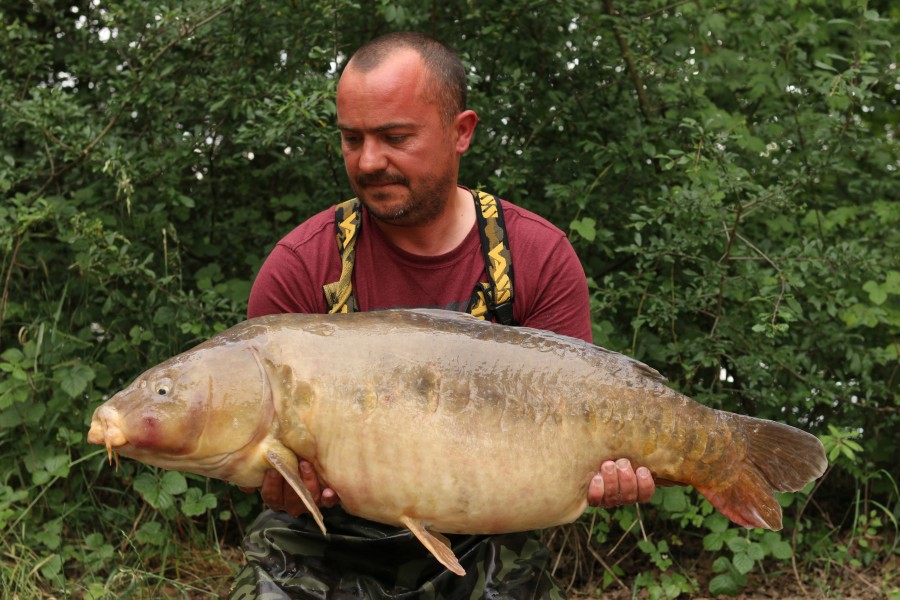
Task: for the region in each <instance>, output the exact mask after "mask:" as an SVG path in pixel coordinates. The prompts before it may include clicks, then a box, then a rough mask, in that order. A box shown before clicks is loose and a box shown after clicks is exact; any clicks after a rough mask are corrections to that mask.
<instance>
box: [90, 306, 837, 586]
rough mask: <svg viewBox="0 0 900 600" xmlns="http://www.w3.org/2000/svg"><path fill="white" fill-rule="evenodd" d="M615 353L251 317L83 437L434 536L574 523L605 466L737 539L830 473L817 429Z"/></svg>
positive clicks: (409, 318) (510, 332)
mask: <svg viewBox="0 0 900 600" xmlns="http://www.w3.org/2000/svg"><path fill="white" fill-rule="evenodd" d="M664 382H665V380H664V378H663V377H662V376H661V375H660V374H659V373H657V372H656V371H654V370H653V369H651V368H650V367H648V366H646V365H644V364H642V363H640V362H637V361H635V360H632V359H630V358H628V357H626V356H624V355H622V354H618V353H615V352H610V351H608V350H604V349H603V348H600V347H597V346H594V345H592V344H588V343H585V342H583V341H581V340H576V339H572V338H568V337H564V336H560V335H557V334H553V333H549V332H546V331H539V330H535V329H528V328H522V327H505V326H501V325H495V324H491V323H487V322H484V321H479V320H477V319H475V318H473V317H470V316H468V315H464V314H461V313H450V312H444V311H435V310H389V311H381V312H369V313H354V314H348V315H329V316H326V315H301V314H283V315H272V316H267V317H260V318H257V319H251V320H249V321H245V322H243V323H240V324H239V325H236V326H235V327H233V328H231V329H229V330H227V331H225V332H223V333H221V334H219V335H216V336H215V337H213V338H211V339H210V340H208V341H206V342H204V343H202V344H200V345H199V346H197V347H196V348H194V349H192V350H189V351H187V352H185V353H183V354H180V355H178V356H175V357H174V358H171V359H169V360H167V361H165V362H163V363H162V364H160V365H157V366H155V367H153V368H152V369H150V370H148V371H147V372H145V373H144V374H142V375H141V376H140V377H138V378H137V380H135V381H134V383H132V384H131V385H130V386H129V387H128V388H126V389H124V390H122V391H121V392H119V393H118V394H116V395H115V396H114V397H112V398H111V399H110V400H109V401H107V402H106V403H104V404H103V405H102V406H100V407H99V408H97V410H96V411H95V412H94V416H93V421H92V423H91V428H90V432H89V434H88V440H89V441H90V442H91V443H94V444H102V445H105V446H106V448H107V450H108V452H109V453H110V459H111V458H112V454H113V453H118V454H122V455H124V456H128V457H131V458H134V459H137V460H139V461H142V462H145V463H148V464H151V465H156V466H159V467H162V468H165V469H173V470H177V471H187V472H191V473H198V474H201V475H205V476H209V477H215V478H218V479H224V480H227V481H230V482H232V483H234V484H236V485H240V486H245V487H259V486H260V484H261V483H262V479H263V474H264V473H265V471H266V470H267V469H270V468H275V469H277V470H278V471H279V472H280V473H281V474H282V475H283V476H284V478H285V479H286V480H287V481H288V482H289V483H290V484H291V485H292V487H293V488H294V489H295V490H296V491H297V493H298V494H299V495H300V497H301V498H302V499H303V500H304V502H305V504H306V505H307V508H308V509H309V511H310V513H311V514H312V515H313V518H315V519H316V522H317V523H318V525H319V527H320V528H321V529H322V531H323V532H324V531H325V524H324V522H323V520H322V515H321V513H320V512H319V510H318V508H317V507H316V506H315V504H314V502H313V501H312V498H311V496H310V493H309V492H308V490H306V489H305V488H304V486H303V483H302V481H301V480H300V477H299V476H298V470H297V464H298V459H297V457H301V458H303V459H306V460H308V461H310V462H311V463H312V464H313V465H314V466H315V469H316V472H317V473H318V475H319V478H320V479H321V480H322V481H323V483H325V484H327V485H328V486H329V487H331V488H332V489H334V490H335V492H336V493H337V495H338V497H339V498H340V502H341V504H342V505H343V507H344V509H345V510H346V511H347V512H349V513H351V514H354V515H357V516H359V517H363V518H365V519H370V520H373V521H379V522H381V523H386V524H389V525H397V526H405V527H407V528H409V529H410V530H411V531H412V532H413V533H414V534H415V535H416V537H418V539H419V540H421V542H422V543H423V544H424V545H425V546H426V547H427V548H428V550H430V551H431V552H432V554H434V556H435V557H436V558H437V560H439V561H440V562H441V563H443V564H444V565H445V566H446V567H448V568H449V569H451V570H453V571H454V572H456V573H460V574H461V573H463V570H462V567H461V566H460V564H459V562H458V561H457V560H456V557H455V556H454V554H453V551H452V550H451V549H450V547H449V545H448V544H447V542H446V538H445V537H444V536H443V535H441V534H442V533H469V534H491V533H505V532H512V531H524V530H532V529H541V528H545V527H549V526H552V525H558V524H562V523H568V522H571V521H574V520H575V519H577V518H578V516H579V515H581V513H582V512H583V511H584V510H585V508H586V505H587V488H588V484H589V482H590V480H591V477H592V476H593V475H594V474H595V472H596V470H597V468H598V466H599V465H600V463H601V461H603V460H606V459H617V458H628V459H629V460H630V461H631V463H632V464H633V465H634V467H635V468H637V467H638V466H641V465H643V466H646V467H647V468H649V469H650V471H651V472H652V473H653V476H654V477H655V478H657V480H659V481H667V482H672V483H678V484H685V485H692V486H694V487H695V488H697V490H699V491H700V493H701V494H703V495H704V496H705V497H706V498H707V499H708V500H709V501H710V502H711V503H712V504H713V506H715V507H716V509H718V510H719V511H720V512H722V513H723V514H724V515H726V516H727V517H728V518H730V519H731V520H732V521H734V522H735V523H738V524H740V525H743V526H746V527H763V528H767V529H780V528H781V507H780V506H779V504H778V502H777V501H776V498H775V496H774V492H779V491H796V490H799V489H801V488H803V486H805V485H806V484H807V483H808V482H809V481H811V480H813V479H815V478H818V477H820V476H821V475H822V473H823V472H824V470H825V468H826V465H827V461H826V458H825V453H824V450H823V447H822V444H821V442H820V441H819V440H818V439H817V438H816V437H815V436H813V435H810V434H808V433H805V432H803V431H800V430H798V429H795V428H794V427H790V426H787V425H784V424H781V423H776V422H773V421H765V420H761V419H755V418H752V417H746V416H741V415H737V414H734V413H729V412H725V411H720V410H714V409H712V408H708V407H705V406H702V405H700V404H698V403H697V402H695V401H693V400H691V399H690V398H688V397H686V396H684V395H682V394H680V393H678V392H676V391H674V390H672V389H671V388H669V387H667V386H666V385H665V383H664Z"/></svg>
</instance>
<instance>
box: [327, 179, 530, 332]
mask: <svg viewBox="0 0 900 600" xmlns="http://www.w3.org/2000/svg"><path fill="white" fill-rule="evenodd" d="M472 197H473V199H474V201H475V216H476V221H477V224H478V237H479V238H480V239H481V253H482V256H483V257H484V270H485V273H487V276H488V281H487V282H479V283H477V284H476V285H475V289H474V290H473V291H472V296H471V298H470V299H469V304H468V306H467V307H466V312H467V313H469V314H471V315H473V316H475V317H477V318H479V319H482V320H484V319H488V318H491V319H494V320H496V321H497V322H498V323H501V324H503V325H515V324H516V323H515V322H514V321H513V311H512V301H513V267H512V256H511V255H510V252H509V241H508V236H507V234H506V221H504V219H503V209H502V208H501V207H500V202H499V201H498V200H497V199H496V198H494V197H493V196H491V195H490V194H487V193H485V192H472ZM361 227H362V207H361V203H360V201H359V199H358V198H353V199H352V200H347V201H346V202H342V203H340V204H338V205H337V206H336V207H335V209H334V233H335V238H336V239H337V248H338V253H339V254H340V256H341V277H340V279H338V280H337V281H335V282H333V283H328V284H325V285H324V286H322V291H323V292H324V293H325V303H326V304H327V306H328V314H334V313H348V312H358V311H359V305H358V304H357V302H356V297H355V296H354V295H353V283H352V277H353V265H354V262H355V259H356V250H355V246H356V239H357V238H358V237H359V230H360V228H361Z"/></svg>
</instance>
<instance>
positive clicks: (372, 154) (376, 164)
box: [359, 139, 387, 173]
mask: <svg viewBox="0 0 900 600" xmlns="http://www.w3.org/2000/svg"><path fill="white" fill-rule="evenodd" d="M386 168H387V156H386V155H385V152H384V147H383V146H382V144H381V143H380V142H379V141H378V140H377V139H366V140H364V141H363V144H362V148H361V149H360V153H359V170H360V171H362V172H363V173H376V172H378V171H383V170H385V169H386Z"/></svg>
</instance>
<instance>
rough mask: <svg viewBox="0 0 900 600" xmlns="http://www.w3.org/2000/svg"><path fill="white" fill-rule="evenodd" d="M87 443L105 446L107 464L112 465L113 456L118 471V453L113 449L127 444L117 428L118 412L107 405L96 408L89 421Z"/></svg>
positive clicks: (123, 433) (123, 434)
mask: <svg viewBox="0 0 900 600" xmlns="http://www.w3.org/2000/svg"><path fill="white" fill-rule="evenodd" d="M87 441H88V443H89V444H99V445H101V446H106V454H107V458H108V460H109V464H112V462H113V456H114V455H115V460H116V470H118V468H119V453H118V452H116V451H115V449H116V448H121V447H122V446H125V445H127V444H128V438H126V437H125V432H123V431H122V428H121V427H119V411H117V410H116V409H115V408H113V407H112V406H107V405H104V406H101V407H100V408H98V409H97V411H96V412H95V413H94V417H93V418H92V419H91V428H90V430H89V431H88V436H87Z"/></svg>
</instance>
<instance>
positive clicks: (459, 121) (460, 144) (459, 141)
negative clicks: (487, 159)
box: [453, 110, 478, 154]
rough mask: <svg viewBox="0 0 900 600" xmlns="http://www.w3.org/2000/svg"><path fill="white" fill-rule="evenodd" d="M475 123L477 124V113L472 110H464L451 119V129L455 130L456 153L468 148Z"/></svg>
mask: <svg viewBox="0 0 900 600" xmlns="http://www.w3.org/2000/svg"><path fill="white" fill-rule="evenodd" d="M476 125H478V115H477V114H475V111H474V110H464V111H463V112H461V113H459V114H458V115H456V118H455V119H454V120H453V129H454V131H455V132H456V152H457V154H463V153H465V151H466V150H468V149H469V145H470V144H471V143H472V136H473V135H474V134H475V126H476Z"/></svg>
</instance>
